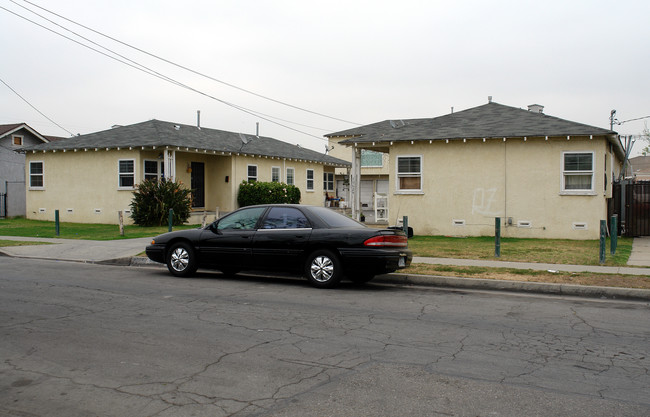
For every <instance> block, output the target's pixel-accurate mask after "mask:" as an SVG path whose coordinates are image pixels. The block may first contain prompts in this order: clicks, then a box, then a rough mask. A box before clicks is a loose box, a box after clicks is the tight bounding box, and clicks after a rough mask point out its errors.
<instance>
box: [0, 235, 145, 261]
mask: <svg viewBox="0 0 650 417" xmlns="http://www.w3.org/2000/svg"><path fill="white" fill-rule="evenodd" d="M151 239H152V238H150V237H143V238H138V239H121V240H77V239H51V238H38V237H36V238H32V237H19V236H0V240H18V241H24V242H47V243H49V244H47V245H29V246H5V247H0V254H4V255H7V256H12V257H15V258H34V259H56V260H60V261H73V262H85V263H102V264H115V265H130V264H131V259H132V258H133V257H134V256H137V255H139V254H140V253H142V252H144V249H145V247H146V246H147V245H148V244H149V242H151Z"/></svg>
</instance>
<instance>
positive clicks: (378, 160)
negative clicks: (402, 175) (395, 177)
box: [361, 149, 384, 168]
mask: <svg viewBox="0 0 650 417" xmlns="http://www.w3.org/2000/svg"><path fill="white" fill-rule="evenodd" d="M383 157H384V154H383V153H381V152H377V151H373V150H370V149H361V168H381V167H382V166H384V158H383Z"/></svg>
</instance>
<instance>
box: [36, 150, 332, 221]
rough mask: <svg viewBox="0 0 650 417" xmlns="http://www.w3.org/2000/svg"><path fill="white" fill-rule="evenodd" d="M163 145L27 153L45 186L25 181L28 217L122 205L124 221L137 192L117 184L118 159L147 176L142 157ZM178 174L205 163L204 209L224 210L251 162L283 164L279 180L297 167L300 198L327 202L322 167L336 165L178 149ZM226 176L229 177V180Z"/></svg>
mask: <svg viewBox="0 0 650 417" xmlns="http://www.w3.org/2000/svg"><path fill="white" fill-rule="evenodd" d="M159 156H160V151H141V150H136V149H134V150H119V151H118V150H109V151H106V150H98V151H95V150H94V149H88V150H87V151H84V150H83V149H81V150H78V151H76V152H74V151H67V152H62V151H58V152H47V153H42V152H41V153H28V154H27V155H26V159H27V167H26V168H25V171H24V172H25V173H24V175H25V176H26V178H29V171H28V170H29V162H30V161H42V162H43V165H44V186H43V188H42V189H30V187H29V181H28V184H27V198H26V205H27V217H28V218H30V219H39V220H50V221H52V220H54V217H55V214H54V213H55V210H59V218H60V220H61V221H62V222H77V223H106V224H117V222H118V211H119V210H122V211H124V212H125V218H124V220H125V222H126V223H127V224H128V223H131V219H130V218H129V217H128V214H129V206H130V203H131V200H132V198H133V190H132V189H125V190H124V189H119V187H118V160H120V159H134V160H135V183H136V184H138V183H140V182H141V181H142V180H143V178H144V161H145V160H157V161H160V160H161V159H160V158H159ZM175 161H176V179H177V180H179V181H181V182H183V183H184V184H185V185H186V186H187V187H188V188H189V187H190V185H191V173H190V172H188V170H187V167H188V164H191V162H203V163H205V210H207V211H214V210H215V208H216V207H219V210H220V212H221V213H223V212H228V211H232V210H235V209H236V208H238V207H237V190H238V188H239V184H241V182H242V181H244V180H245V179H246V178H247V173H248V165H249V164H252V165H257V169H258V181H271V167H272V166H278V167H280V175H281V176H280V181H282V182H286V168H287V167H293V168H294V169H295V184H296V186H298V187H299V188H300V191H301V195H302V200H301V203H302V204H312V205H323V203H324V192H323V171H324V170H328V171H329V172H333V171H334V168H332V167H324V166H323V165H320V164H310V163H308V162H304V161H295V160H294V161H289V160H284V159H278V158H273V159H272V158H259V157H251V156H232V157H231V156H217V155H204V154H201V153H189V152H185V153H184V152H176V156H175ZM308 168H309V169H313V170H314V191H306V182H307V178H306V175H307V169H308ZM226 177H228V182H226Z"/></svg>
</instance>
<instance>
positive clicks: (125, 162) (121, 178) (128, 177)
mask: <svg viewBox="0 0 650 417" xmlns="http://www.w3.org/2000/svg"><path fill="white" fill-rule="evenodd" d="M117 170H118V174H117V175H118V187H119V188H128V189H132V188H133V187H134V186H135V159H119V160H118V161H117Z"/></svg>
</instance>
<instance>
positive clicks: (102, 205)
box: [26, 150, 142, 224]
mask: <svg viewBox="0 0 650 417" xmlns="http://www.w3.org/2000/svg"><path fill="white" fill-rule="evenodd" d="M118 159H135V160H136V162H135V173H136V176H135V181H136V183H138V182H140V181H141V180H142V163H141V160H140V157H139V152H138V151H135V150H134V151H128V150H122V151H115V150H112V151H94V150H88V151H83V150H79V151H77V152H73V151H68V152H65V153H64V152H61V151H59V152H56V153H53V152H47V153H36V154H33V153H28V154H27V167H26V177H27V178H29V162H32V161H42V162H43V171H44V179H43V182H44V186H43V189H42V190H35V189H30V187H29V180H28V181H27V218H30V219H38V220H50V221H52V220H54V213H55V210H57V209H58V210H59V219H60V220H61V221H62V222H76V223H108V224H116V223H117V222H118V214H117V212H118V211H119V210H123V211H126V210H128V209H129V205H130V203H131V199H132V197H133V195H132V190H119V189H118V188H119V187H118ZM129 220H130V219H129V218H128V217H126V216H125V221H127V222H128V221H129Z"/></svg>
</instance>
